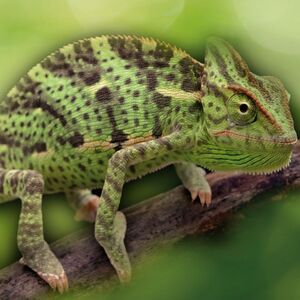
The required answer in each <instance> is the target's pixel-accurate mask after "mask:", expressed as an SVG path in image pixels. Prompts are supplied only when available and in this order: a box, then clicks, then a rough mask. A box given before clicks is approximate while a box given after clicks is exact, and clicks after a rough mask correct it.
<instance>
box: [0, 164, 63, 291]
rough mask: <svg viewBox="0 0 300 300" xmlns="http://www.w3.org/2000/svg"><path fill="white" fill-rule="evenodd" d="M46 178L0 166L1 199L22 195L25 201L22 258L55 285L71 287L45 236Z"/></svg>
mask: <svg viewBox="0 0 300 300" xmlns="http://www.w3.org/2000/svg"><path fill="white" fill-rule="evenodd" d="M43 188H44V180H43V177H42V175H41V174H39V173H37V172H35V171H32V170H4V169H0V191H1V196H0V200H2V199H5V198H11V197H12V198H13V197H15V198H20V199H21V202H22V208H21V214H20V218H19V226H18V238H17V239H18V247H19V249H20V252H21V253H22V256H23V257H22V258H21V260H20V262H22V263H23V264H26V265H27V266H29V267H30V268H31V269H33V270H34V271H35V272H37V273H38V275H39V276H40V277H42V278H43V279H44V280H45V281H46V282H48V283H49V285H50V286H51V287H52V288H53V289H58V290H59V292H63V291H65V290H67V289H68V279H67V276H66V274H65V272H64V269H63V267H62V265H61V264H60V262H59V261H58V259H57V258H56V256H55V255H54V254H53V252H52V251H51V250H50V248H49V246H48V244H47V242H46V241H45V240H44V234H43V220H42V193H43Z"/></svg>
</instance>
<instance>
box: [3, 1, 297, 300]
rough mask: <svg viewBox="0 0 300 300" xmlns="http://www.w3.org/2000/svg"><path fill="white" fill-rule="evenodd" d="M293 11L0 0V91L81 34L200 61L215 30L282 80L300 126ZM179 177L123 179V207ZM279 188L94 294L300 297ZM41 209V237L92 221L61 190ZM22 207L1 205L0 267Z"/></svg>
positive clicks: (262, 4) (246, 5)
mask: <svg viewBox="0 0 300 300" xmlns="http://www.w3.org/2000/svg"><path fill="white" fill-rule="evenodd" d="M299 11H300V2H299V1H297V0H290V1H284V0H273V1H272V0H251V1H250V0H244V1H239V0H227V1H224V0H223V1H221V0H148V1H144V0H143V1H141V0H127V1H124V0H85V1H82V0H81V1H80V0H68V1H67V0H52V1H33V0H27V1H22V0H19V1H17V0H9V1H8V0H0V97H4V96H5V94H6V93H7V92H8V90H9V89H10V88H11V87H12V86H13V85H14V83H15V82H16V81H17V80H18V79H19V78H20V76H22V75H23V74H24V73H25V72H26V71H27V70H28V69H29V68H30V67H31V66H33V65H34V64H35V63H37V62H39V61H40V60H41V59H42V58H44V57H45V56H46V55H47V54H49V53H50V52H52V51H53V50H55V49H57V48H58V47H60V46H62V45H64V44H67V43H69V42H72V41H74V40H77V39H79V38H84V37H90V36H95V35H100V34H104V33H126V34H139V35H145V36H153V37H156V38H159V39H162V40H165V41H168V42H171V43H173V44H175V45H177V46H178V47H182V48H184V49H185V50H186V51H187V52H189V53H190V54H191V55H192V56H194V57H195V58H197V59H199V60H200V61H203V53H204V46H205V39H206V38H207V37H208V36H210V35H218V36H221V37H223V38H225V39H227V40H229V41H231V43H232V44H233V45H234V46H235V47H236V48H237V49H238V51H239V52H240V53H241V54H242V56H243V57H244V58H245V59H246V61H247V62H248V64H249V66H250V68H251V69H252V70H253V71H254V72H255V73H257V74H264V75H267V74H268V75H269V74H272V75H275V76H277V77H279V78H281V79H282V80H283V82H284V83H285V85H286V86H287V88H288V90H289V92H290V93H291V95H292V98H291V107H292V112H293V115H294V119H295V126H296V129H297V131H298V133H299V129H300V121H299V117H300V104H299V100H298V99H299V98H300V84H299V83H298V81H299V70H300V18H299ZM178 184H179V180H178V178H177V177H176V175H175V173H174V170H173V169H172V168H168V169H165V170H162V171H161V172H158V173H156V174H151V175H149V176H146V177H145V178H144V179H142V180H139V181H135V182H132V183H130V184H128V185H126V187H125V192H124V195H123V201H122V207H124V206H128V205H131V204H133V203H135V202H137V201H138V200H141V199H145V198H148V197H150V196H153V195H156V194H158V193H160V192H162V191H166V190H168V189H170V188H172V187H174V186H176V185H178ZM278 192H279V191H273V192H272V193H268V194H265V195H262V196H260V197H258V198H257V199H255V200H254V201H253V203H252V204H251V205H249V206H248V207H246V208H244V209H243V210H242V211H241V212H240V213H239V214H238V217H236V218H233V219H232V220H231V221H230V222H228V224H227V226H226V227H225V228H223V229H221V230H220V231H219V232H217V233H214V234H211V235H209V236H206V237H194V238H189V239H186V240H184V241H182V242H180V243H179V244H178V245H177V246H175V247H174V248H172V249H169V250H168V251H162V252H161V253H159V254H156V256H155V257H154V258H152V259H151V262H150V261H149V262H147V261H146V262H145V264H144V265H143V266H140V268H139V270H137V271H136V272H135V274H134V279H133V281H132V283H131V284H130V285H129V286H127V287H119V288H117V289H115V290H114V291H109V292H106V293H104V294H103V293H102V292H101V299H140V298H141V297H143V299H144V300H146V299H154V298H159V299H174V300H175V299H183V298H185V299H198V298H200V297H201V298H203V299H276V300H277V299H300V285H299V281H300V256H299V253H300V236H299V233H300V202H299V201H297V198H298V197H299V191H291V192H289V193H287V194H285V196H284V197H281V200H280V201H278V200H276V199H277V198H276V197H275V195H276V193H278ZM273 198H274V199H275V200H274V199H273ZM270 199H273V201H269V200H270ZM43 210H44V221H45V231H46V238H47V240H48V241H54V240H56V239H58V238H60V237H62V236H64V235H66V234H68V233H70V232H73V231H75V230H77V229H79V228H82V227H85V226H89V225H87V224H84V223H80V222H79V223H76V222H75V221H74V220H73V212H72V210H71V209H70V208H69V207H68V205H67V203H66V202H65V201H64V197H63V196H62V195H52V196H46V197H45V201H44V204H43ZM19 211H20V203H19V201H15V202H11V203H6V204H3V205H1V208H0V238H1V239H0V268H2V267H4V266H6V265H8V264H10V263H12V262H14V261H15V260H16V259H17V258H19V253H18V251H17V246H16V231H17V220H18V214H19ZM158 266H159V268H158ZM158 270H159V271H158ZM97 295H98V296H99V293H98V292H94V293H92V294H91V295H89V297H91V296H94V297H97ZM69 298H70V296H67V297H66V299H69ZM99 298H100V297H99Z"/></svg>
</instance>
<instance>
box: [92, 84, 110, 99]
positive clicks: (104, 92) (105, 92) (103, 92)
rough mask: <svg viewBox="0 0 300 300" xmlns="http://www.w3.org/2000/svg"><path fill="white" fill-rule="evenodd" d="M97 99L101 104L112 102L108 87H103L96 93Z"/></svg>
mask: <svg viewBox="0 0 300 300" xmlns="http://www.w3.org/2000/svg"><path fill="white" fill-rule="evenodd" d="M96 99H97V100H98V101H101V102H109V101H110V100H112V94H111V91H110V89H109V88H108V87H106V86H105V87H103V88H101V89H99V90H98V91H97V92H96Z"/></svg>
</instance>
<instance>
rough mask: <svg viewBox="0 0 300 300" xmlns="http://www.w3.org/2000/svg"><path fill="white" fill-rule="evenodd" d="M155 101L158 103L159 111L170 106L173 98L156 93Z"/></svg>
mask: <svg viewBox="0 0 300 300" xmlns="http://www.w3.org/2000/svg"><path fill="white" fill-rule="evenodd" d="M153 101H154V102H155V103H156V105H157V107H158V108H159V109H162V108H165V107H168V106H170V102H171V97H170V96H164V95H162V94H160V93H157V92H155V93H154V94H153Z"/></svg>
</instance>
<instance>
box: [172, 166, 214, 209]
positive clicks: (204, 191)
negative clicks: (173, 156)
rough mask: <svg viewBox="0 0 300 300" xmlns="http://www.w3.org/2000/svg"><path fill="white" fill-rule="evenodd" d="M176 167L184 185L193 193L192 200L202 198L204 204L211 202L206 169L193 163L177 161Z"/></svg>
mask: <svg viewBox="0 0 300 300" xmlns="http://www.w3.org/2000/svg"><path fill="white" fill-rule="evenodd" d="M174 165H175V169H176V172H177V175H178V177H179V178H180V180H181V181H182V184H183V185H184V187H185V188H186V189H187V190H189V192H190V193H191V197H192V200H193V201H194V200H195V199H196V198H197V197H199V198H200V201H201V204H202V205H205V204H206V205H207V206H209V205H210V203H211V189H210V186H209V184H208V182H207V180H206V179H205V177H204V175H205V171H204V170H203V169H202V168H200V167H197V166H196V165H195V164H193V163H189V162H180V163H176V164H174Z"/></svg>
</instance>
